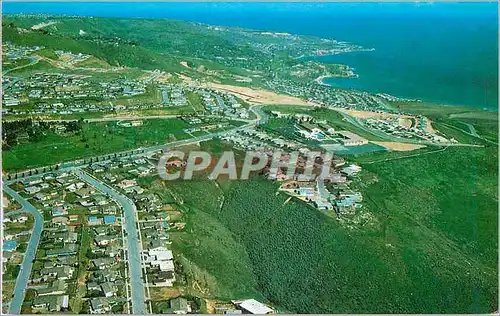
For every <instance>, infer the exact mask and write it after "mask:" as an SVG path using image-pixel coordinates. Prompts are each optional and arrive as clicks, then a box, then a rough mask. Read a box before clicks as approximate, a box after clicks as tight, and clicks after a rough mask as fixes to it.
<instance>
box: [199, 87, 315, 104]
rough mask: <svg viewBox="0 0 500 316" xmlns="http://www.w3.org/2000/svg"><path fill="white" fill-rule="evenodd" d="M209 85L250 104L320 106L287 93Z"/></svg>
mask: <svg viewBox="0 0 500 316" xmlns="http://www.w3.org/2000/svg"><path fill="white" fill-rule="evenodd" d="M205 85H206V86H207V87H209V88H212V89H217V90H221V91H226V92H229V93H232V94H234V95H236V96H238V97H239V98H241V99H243V100H245V101H246V102H248V103H250V104H287V105H290V104H294V105H311V106H319V105H318V104H315V103H313V102H308V101H304V100H302V99H299V98H296V97H292V96H289V95H286V94H277V93H276V92H272V91H268V90H261V89H253V88H248V87H238V86H231V85H224V84H218V83H213V82H208V83H206V84H205Z"/></svg>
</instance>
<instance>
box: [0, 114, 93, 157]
mask: <svg viewBox="0 0 500 316" xmlns="http://www.w3.org/2000/svg"><path fill="white" fill-rule="evenodd" d="M2 125H3V126H2V132H3V133H2V149H3V150H6V151H7V150H9V149H11V148H12V147H13V146H15V145H17V144H19V143H22V142H30V143H35V142H38V141H41V140H43V139H44V138H45V137H46V136H47V134H48V133H49V132H51V131H53V130H54V127H55V126H56V125H59V126H61V125H62V126H63V127H64V131H65V132H66V133H71V134H78V133H81V130H82V125H83V120H79V121H69V122H48V121H45V122H44V121H34V120H32V119H25V120H17V121H5V122H3V123H2Z"/></svg>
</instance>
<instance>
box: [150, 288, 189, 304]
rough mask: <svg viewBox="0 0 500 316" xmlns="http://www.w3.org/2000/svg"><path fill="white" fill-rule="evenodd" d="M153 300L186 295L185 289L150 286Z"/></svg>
mask: <svg viewBox="0 0 500 316" xmlns="http://www.w3.org/2000/svg"><path fill="white" fill-rule="evenodd" d="M149 291H150V293H151V300H153V301H164V300H168V299H170V298H174V297H178V296H182V295H184V289H182V288H179V287H150V288H149Z"/></svg>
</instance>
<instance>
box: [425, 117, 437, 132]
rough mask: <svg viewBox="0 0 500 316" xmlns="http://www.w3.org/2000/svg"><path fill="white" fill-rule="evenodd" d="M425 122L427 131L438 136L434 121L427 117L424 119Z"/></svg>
mask: <svg viewBox="0 0 500 316" xmlns="http://www.w3.org/2000/svg"><path fill="white" fill-rule="evenodd" d="M424 120H425V122H426V123H427V124H426V126H425V131H426V132H427V133H430V134H436V130H435V129H434V128H433V127H432V121H431V120H429V119H428V118H427V117H426V118H424Z"/></svg>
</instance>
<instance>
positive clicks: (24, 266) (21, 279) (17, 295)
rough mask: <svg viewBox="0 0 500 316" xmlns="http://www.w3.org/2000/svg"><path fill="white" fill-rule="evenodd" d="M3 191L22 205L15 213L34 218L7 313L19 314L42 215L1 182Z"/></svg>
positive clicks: (38, 237) (36, 246) (40, 228)
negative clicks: (30, 215) (25, 214)
mask: <svg viewBox="0 0 500 316" xmlns="http://www.w3.org/2000/svg"><path fill="white" fill-rule="evenodd" d="M3 191H4V192H5V193H7V194H8V195H10V196H11V197H12V198H14V199H15V200H16V201H17V202H19V204H21V205H22V209H21V210H19V211H15V213H21V212H26V213H30V214H32V215H33V218H34V219H35V222H34V224H33V231H32V233H31V237H30V240H29V242H28V247H27V248H26V252H25V253H24V258H23V262H22V263H21V270H20V271H19V275H18V276H17V279H16V284H15V286H14V296H13V298H12V301H11V302H10V306H9V314H20V313H21V306H22V304H23V300H24V295H25V294H26V288H27V287H28V282H29V279H30V275H31V267H32V265H33V260H34V259H35V255H36V250H37V248H38V244H39V242H40V235H41V233H42V230H43V217H42V214H40V212H39V211H38V210H37V209H36V208H35V207H34V206H33V205H31V204H30V203H29V202H28V201H27V200H26V199H24V198H23V197H22V196H20V195H19V194H17V192H16V191H14V190H12V189H11V188H9V187H8V186H7V185H6V184H3ZM13 213H14V212H12V214H13Z"/></svg>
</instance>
